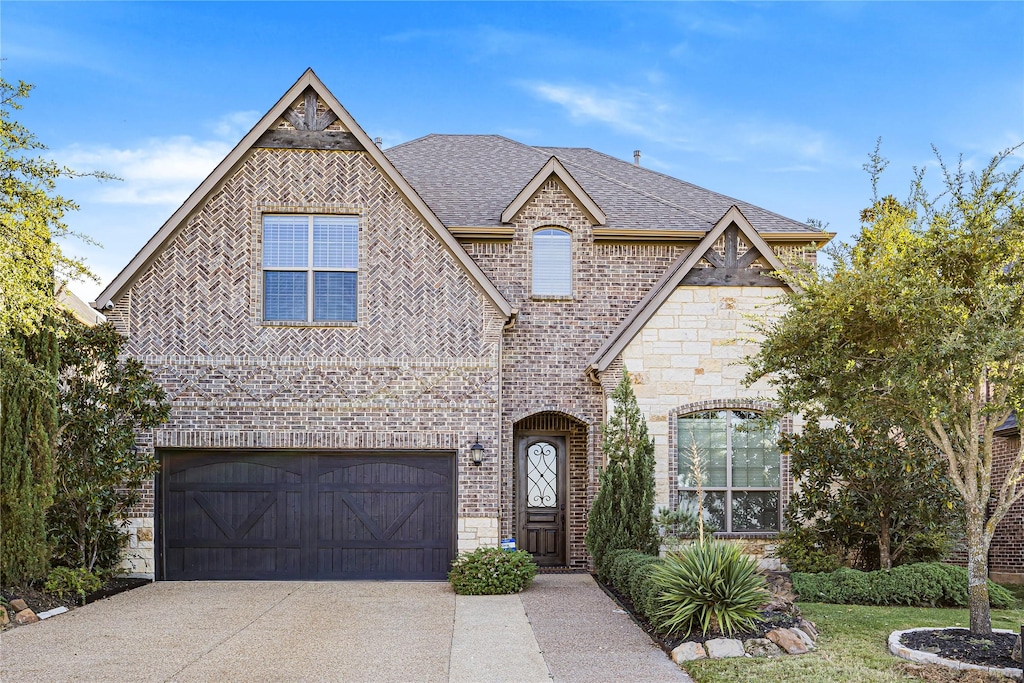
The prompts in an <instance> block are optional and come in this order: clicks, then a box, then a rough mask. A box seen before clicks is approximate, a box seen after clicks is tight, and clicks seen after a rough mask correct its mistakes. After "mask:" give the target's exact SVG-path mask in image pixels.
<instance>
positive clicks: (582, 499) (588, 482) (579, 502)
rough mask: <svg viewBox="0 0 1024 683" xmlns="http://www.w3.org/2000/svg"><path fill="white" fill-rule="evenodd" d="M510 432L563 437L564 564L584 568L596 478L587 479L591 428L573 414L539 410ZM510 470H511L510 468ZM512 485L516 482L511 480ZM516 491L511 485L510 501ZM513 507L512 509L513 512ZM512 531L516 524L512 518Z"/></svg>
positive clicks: (514, 497) (590, 450) (590, 452)
mask: <svg viewBox="0 0 1024 683" xmlns="http://www.w3.org/2000/svg"><path fill="white" fill-rule="evenodd" d="M513 424H514V429H513V431H514V433H515V434H518V433H520V432H553V433H555V432H560V433H564V434H566V437H567V438H566V449H567V453H566V464H567V469H568V475H569V480H568V487H567V488H568V504H567V506H566V515H567V519H566V527H567V533H568V541H569V542H568V549H567V557H566V564H567V566H569V567H573V568H576V569H586V568H587V567H588V565H589V561H590V559H589V556H588V555H587V549H586V547H585V546H584V544H583V537H584V535H586V532H587V514H588V513H589V511H590V502H591V500H592V499H593V495H594V492H595V491H594V488H595V486H596V484H595V483H594V482H595V481H596V476H591V474H592V469H593V450H594V449H593V447H592V445H593V437H594V434H595V427H594V426H593V425H590V424H589V423H588V422H587V421H586V420H585V419H584V418H583V417H582V416H580V415H573V414H571V413H570V412H569V411H563V410H561V409H558V408H553V409H550V410H542V411H539V412H534V413H531V414H529V415H526V416H523V417H520V418H518V419H517V420H516V421H515V422H514V423H513ZM513 471H515V469H514V468H513ZM513 482H516V479H515V477H513ZM518 495H519V491H518V490H517V489H516V485H514V486H513V500H516V499H517V496H518ZM515 509H516V508H515V506H513V510H515ZM512 524H513V526H512V528H513V529H516V528H518V525H519V520H518V519H513V521H512Z"/></svg>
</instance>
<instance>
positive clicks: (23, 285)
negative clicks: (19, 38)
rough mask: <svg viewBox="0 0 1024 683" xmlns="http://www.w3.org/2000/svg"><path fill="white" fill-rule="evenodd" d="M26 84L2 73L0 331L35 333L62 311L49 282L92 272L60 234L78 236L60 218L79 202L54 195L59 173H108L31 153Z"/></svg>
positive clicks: (38, 147)
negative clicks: (24, 110)
mask: <svg viewBox="0 0 1024 683" xmlns="http://www.w3.org/2000/svg"><path fill="white" fill-rule="evenodd" d="M31 91H32V86H31V85H29V84H28V83H25V82H23V81H19V82H18V85H17V86H14V85H11V84H10V83H8V82H7V81H5V80H3V79H0V188H2V190H3V192H0V335H4V336H6V335H7V333H8V332H10V331H17V332H21V333H22V334H26V335H29V334H33V333H35V332H36V331H38V330H39V329H40V327H42V326H44V324H45V323H46V321H48V320H49V321H55V320H57V319H58V318H59V317H60V312H61V311H60V304H59V303H58V302H57V299H56V297H55V296H54V283H55V282H57V283H66V282H70V281H73V280H80V279H82V278H91V279H93V280H95V279H96V276H95V275H93V274H92V272H90V271H89V269H88V268H87V267H86V265H85V263H84V262H83V261H82V260H81V259H76V258H73V257H70V256H68V255H67V254H65V253H64V251H63V250H62V249H61V246H60V241H61V240H62V239H64V238H66V237H77V238H78V239H81V240H83V241H85V242H87V243H90V244H91V243H93V242H92V240H90V239H89V238H88V237H85V236H84V235H81V234H79V233H76V232H73V231H72V230H71V229H69V228H68V226H67V224H66V223H64V215H65V214H66V213H67V212H69V211H76V210H77V209H78V205H77V204H75V202H73V201H72V200H70V199H67V198H66V197H62V196H61V195H59V194H57V182H58V181H59V180H61V179H63V178H80V177H84V176H92V177H94V178H98V179H100V180H105V179H110V178H112V177H113V176H111V175H109V174H107V173H102V172H91V173H79V172H77V171H74V170H72V169H70V168H68V167H66V166H61V165H60V164H58V163H57V162H55V161H51V160H48V159H43V158H42V157H39V156H33V155H34V154H36V153H37V152H40V151H43V150H45V149H46V145H44V144H43V143H41V142H39V140H37V139H36V137H35V136H34V135H33V134H32V133H31V132H30V131H29V130H28V129H27V128H25V126H23V125H21V124H20V123H18V122H17V121H15V120H14V119H13V118H12V117H13V115H14V112H15V111H16V110H18V109H21V102H20V100H24V99H25V98H27V97H28V96H29V93H30V92H31Z"/></svg>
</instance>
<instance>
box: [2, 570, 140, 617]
mask: <svg viewBox="0 0 1024 683" xmlns="http://www.w3.org/2000/svg"><path fill="white" fill-rule="evenodd" d="M147 583H151V581H150V580H149V579H130V578H127V577H123V576H119V577H115V578H112V579H108V580H107V581H106V582H105V583H104V584H103V585H102V586H101V587H100V589H99V590H98V591H95V592H93V593H88V594H87V595H86V596H85V604H89V603H91V602H96V601H97V600H102V599H103V598H109V597H110V596H111V595H117V594H118V593H123V592H125V591H129V590H132V589H133V588H138V587H140V586H145V585H146V584H147ZM0 595H3V597H4V599H5V600H7V602H8V603H10V601H11V600H15V599H17V598H21V599H22V600H24V601H25V604H26V605H28V606H29V608H30V609H31V610H32V611H33V612H35V613H36V614H38V613H40V612H46V611H48V610H51V609H55V608H57V607H67V608H68V609H69V610H71V609H75V608H76V607H81V605H82V603H81V602H80V601H79V599H78V596H77V595H64V596H63V597H61V596H58V595H55V594H53V593H48V592H47V591H45V590H42V589H41V588H34V587H32V586H27V587H25V586H23V587H16V588H15V587H12V588H2V589H0ZM8 611H9V612H10V614H11V617H14V614H13V611H11V610H8ZM14 626H16V624H15V623H14V622H13V621H11V624H10V627H14Z"/></svg>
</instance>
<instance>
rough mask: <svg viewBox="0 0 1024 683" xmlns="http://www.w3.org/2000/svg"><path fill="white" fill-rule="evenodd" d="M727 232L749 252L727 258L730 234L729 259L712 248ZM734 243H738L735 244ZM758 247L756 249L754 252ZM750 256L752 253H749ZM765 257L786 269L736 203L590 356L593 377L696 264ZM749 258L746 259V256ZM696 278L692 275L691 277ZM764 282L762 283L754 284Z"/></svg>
mask: <svg viewBox="0 0 1024 683" xmlns="http://www.w3.org/2000/svg"><path fill="white" fill-rule="evenodd" d="M726 231H729V234H731V235H732V236H733V238H732V239H733V240H735V238H736V237H738V236H739V235H740V234H742V235H743V236H744V238H745V239H746V240H747V241H748V243H749V244H750V246H751V248H750V251H749V252H748V254H744V256H743V257H742V258H741V259H739V260H736V259H735V248H734V249H733V252H732V253H733V259H732V260H731V261H729V257H728V253H729V250H728V243H729V242H730V239H729V237H728V236H727V237H726V242H727V247H726V254H727V255H726V259H722V258H720V257H719V256H718V255H717V254H715V253H714V252H713V251H712V248H713V247H714V245H715V242H717V241H718V238H719V237H722V236H723V235H726V234H727V233H726ZM734 246H735V245H734ZM755 250H756V251H755ZM748 255H749V256H748ZM758 257H760V258H762V259H764V260H765V261H766V262H767V263H768V265H769V266H770V268H771V269H772V270H784V269H785V266H784V265H783V263H782V261H780V260H779V258H778V257H777V256H776V255H775V253H774V252H773V251H772V249H771V247H769V246H768V243H767V242H765V241H764V238H762V237H761V236H760V235H759V234H758V233H757V231H756V230H754V226H752V225H751V224H750V221H748V220H747V218H746V216H744V215H743V212H742V211H740V210H739V208H738V207H736V206H733V207H732V208H730V209H729V210H728V211H726V212H725V215H724V216H722V217H721V218H720V219H719V220H718V222H717V223H716V224H715V227H713V228H712V229H711V230H709V231H708V233H707V234H706V235H705V236H704V239H702V240H701V241H700V242H699V243H698V244H697V246H696V247H694V248H693V249H692V250H691V251H689V252H687V253H685V254H683V255H682V256H680V257H679V259H677V260H676V262H675V263H673V264H672V265H671V266H669V268H668V270H667V271H665V274H664V275H662V276H661V278H660V279H659V280H658V282H657V283H655V285H654V287H652V288H651V291H649V292H648V293H647V295H646V296H645V297H644V298H643V300H641V301H640V303H639V304H637V306H636V308H634V309H633V311H632V312H631V313H630V314H629V316H628V317H627V318H626V319H625V320H623V321H622V324H621V325H619V327H618V329H616V330H615V332H614V334H612V336H611V337H609V338H608V339H607V340H606V341H605V343H604V344H603V345H602V346H601V348H600V349H598V351H597V353H595V354H594V356H593V357H592V358H591V359H590V362H589V364H588V365H587V373H588V374H589V375H590V376H591V377H596V376H597V373H601V372H604V371H605V370H607V369H608V366H610V365H611V364H612V362H613V361H614V360H615V359H616V358H617V357H618V356H619V354H620V353H622V351H623V350H624V349H625V348H626V346H628V345H629V343H630V342H631V341H633V338H634V337H636V335H637V334H639V333H640V330H642V329H643V328H644V326H645V325H646V324H647V323H648V322H649V321H650V319H651V318H652V317H654V314H655V313H657V312H658V309H659V308H661V305H662V304H663V303H665V301H667V300H668V298H669V297H670V296H671V295H672V292H673V291H674V290H675V288H676V287H678V286H679V285H681V284H686V280H687V277H688V276H691V273H694V272H696V271H699V270H704V269H699V268H695V266H696V265H697V264H698V262H700V261H701V260H702V259H704V260H706V261H708V263H709V264H710V265H711V266H712V267H713V268H714V269H716V270H718V269H735V268H738V267H739V265H740V264H741V263H742V265H743V268H746V266H748V265H749V264H750V263H751V262H753V260H754V259H756V258H758ZM748 258H749V259H750V260H749V261H747V259H748ZM752 272H753V273H757V276H758V277H762V278H765V279H770V280H772V283H771V284H773V285H776V286H778V285H779V284H780V283H779V281H778V280H776V279H774V278H769V276H767V275H763V274H760V273H759V272H758V271H752ZM692 279H694V278H692V277H691V280H692ZM693 284H735V285H743V284H747V283H745V282H693ZM755 284H758V285H760V284H762V283H760V282H759V283H755Z"/></svg>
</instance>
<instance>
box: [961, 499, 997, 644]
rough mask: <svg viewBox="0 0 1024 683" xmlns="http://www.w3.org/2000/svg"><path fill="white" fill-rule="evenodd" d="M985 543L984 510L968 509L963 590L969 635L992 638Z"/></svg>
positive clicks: (986, 544)
mask: <svg viewBox="0 0 1024 683" xmlns="http://www.w3.org/2000/svg"><path fill="white" fill-rule="evenodd" d="M988 546H989V544H988V539H986V538H985V509H984V507H982V506H980V505H969V506H968V512H967V586H968V605H969V607H970V610H971V634H972V635H976V636H988V635H991V634H992V616H991V614H990V607H989V602H988Z"/></svg>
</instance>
